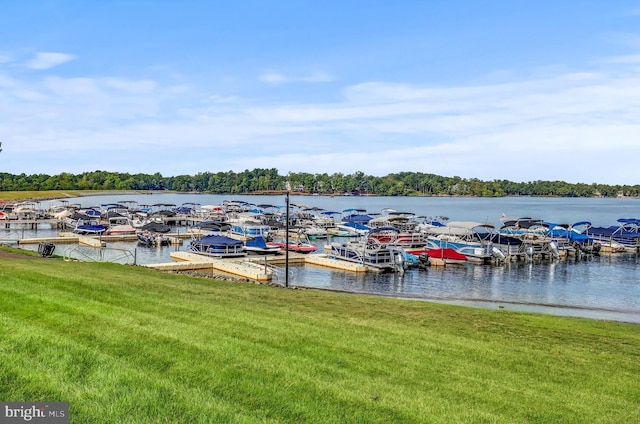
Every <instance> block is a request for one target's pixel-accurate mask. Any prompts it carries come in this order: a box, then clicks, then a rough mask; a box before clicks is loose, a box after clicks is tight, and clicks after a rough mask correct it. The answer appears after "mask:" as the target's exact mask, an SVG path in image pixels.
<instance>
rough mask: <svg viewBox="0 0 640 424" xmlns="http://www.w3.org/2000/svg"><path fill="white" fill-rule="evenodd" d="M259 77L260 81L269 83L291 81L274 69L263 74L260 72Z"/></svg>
mask: <svg viewBox="0 0 640 424" xmlns="http://www.w3.org/2000/svg"><path fill="white" fill-rule="evenodd" d="M259 79H260V81H262V82H266V83H269V84H282V83H285V82H287V81H289V79H288V78H287V77H285V76H284V75H283V74H281V73H279V72H274V71H264V72H263V73H262V74H260V76H259Z"/></svg>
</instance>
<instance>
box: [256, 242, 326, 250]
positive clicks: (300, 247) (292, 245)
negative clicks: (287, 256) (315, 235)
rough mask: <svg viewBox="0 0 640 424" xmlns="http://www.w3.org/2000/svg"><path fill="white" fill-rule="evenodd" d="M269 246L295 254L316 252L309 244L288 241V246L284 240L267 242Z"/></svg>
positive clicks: (314, 247)
mask: <svg viewBox="0 0 640 424" xmlns="http://www.w3.org/2000/svg"><path fill="white" fill-rule="evenodd" d="M267 244H269V245H275V246H280V247H281V248H282V249H285V248H286V249H287V250H288V251H289V252H297V253H311V252H315V251H316V250H318V248H317V247H316V246H314V245H313V244H311V243H304V242H302V241H289V244H288V245H287V243H286V242H285V241H284V240H276V241H271V242H268V243H267Z"/></svg>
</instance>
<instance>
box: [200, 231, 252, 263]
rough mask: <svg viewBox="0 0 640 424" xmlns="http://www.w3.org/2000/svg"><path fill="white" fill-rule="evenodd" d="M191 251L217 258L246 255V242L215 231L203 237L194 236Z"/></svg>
mask: <svg viewBox="0 0 640 424" xmlns="http://www.w3.org/2000/svg"><path fill="white" fill-rule="evenodd" d="M189 251H190V252H192V253H197V254H199V255H205V256H212V257H216V258H230V257H239V256H246V254H247V252H246V251H245V249H244V242H243V241H242V240H237V239H234V238H231V237H227V236H225V235H223V234H222V232H220V231H214V232H211V233H209V234H207V235H205V236H204V237H202V238H194V239H192V240H191V242H190V243H189Z"/></svg>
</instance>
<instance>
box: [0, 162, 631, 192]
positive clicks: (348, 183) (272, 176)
mask: <svg viewBox="0 0 640 424" xmlns="http://www.w3.org/2000/svg"><path fill="white" fill-rule="evenodd" d="M0 190H2V191H32V190H33V191H45V190H172V191H179V192H200V193H215V194H243V193H246V194H251V193H253V194H264V193H277V192H281V191H284V190H291V191H294V192H296V191H297V192H302V193H313V194H323V195H329V194H336V195H342V194H352V195H378V196H477V197H502V196H558V197H596V196H602V197H616V196H630V197H639V196H640V185H633V186H630V185H605V184H596V183H593V184H583V183H578V184H571V183H566V182H563V181H529V182H513V181H508V180H493V181H482V180H479V179H476V178H471V179H467V178H460V177H443V176H440V175H435V174H425V173H421V172H400V173H397V174H389V175H387V176H384V177H375V176H371V175H365V174H364V173H363V172H360V171H358V172H356V173H353V174H342V173H334V174H331V175H329V174H326V173H324V174H310V173H304V172H302V173H294V172H292V173H289V174H288V175H279V174H278V170H277V169H275V168H271V169H254V170H253V171H249V170H245V171H243V172H233V171H226V172H200V173H197V174H196V175H178V176H175V177H163V176H162V175H161V174H160V173H155V174H152V175H149V174H128V173H118V172H107V171H93V172H84V173H82V174H78V175H74V174H70V173H66V172H63V173H61V174H59V175H47V174H33V175H26V174H20V175H13V174H8V173H0Z"/></svg>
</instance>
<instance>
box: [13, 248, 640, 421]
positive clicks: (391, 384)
mask: <svg viewBox="0 0 640 424" xmlns="http://www.w3.org/2000/svg"><path fill="white" fill-rule="evenodd" d="M639 375H640V326H637V325H631V324H623V323H608V322H599V321H592V320H583V319H571V318H560V317H552V316H545V315H533V314H518V313H512V312H506V311H489V310H481V309H472V308H464V307H456V306H450V305H441V304H435V303H428V302H419V301H403V300H396V299H387V298H375V297H366V296H352V295H341V294H334V293H326V292H318V291H311V290H287V289H279V288H274V287H271V286H264V285H252V284H246V283H233V282H220V281H215V280H211V279H206V278H194V277H189V276H184V275H176V274H166V273H160V272H157V271H152V270H148V269H145V268H142V267H132V266H123V265H117V264H97V263H75V262H74V263H68V262H64V261H62V260H59V259H53V258H52V259H46V260H42V259H37V260H35V259H33V258H30V259H28V258H25V259H10V260H7V259H0V399H1V400H4V401H68V402H69V403H70V412H71V413H70V416H71V420H70V422H73V423H220V422H224V423H254V422H257V423H278V422H290V423H526V422H535V423H636V422H640V384H639V383H638V376H639Z"/></svg>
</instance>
